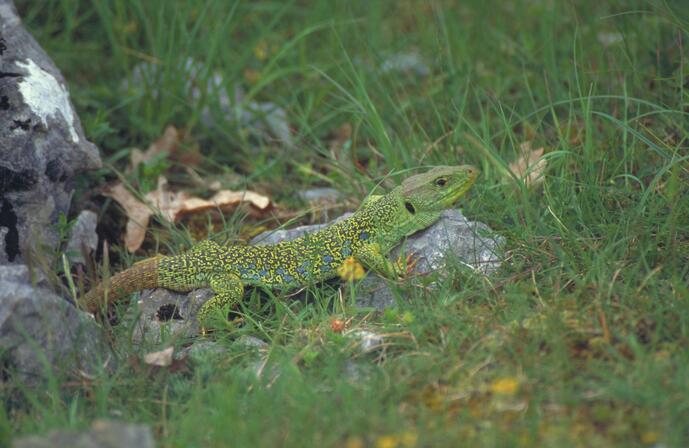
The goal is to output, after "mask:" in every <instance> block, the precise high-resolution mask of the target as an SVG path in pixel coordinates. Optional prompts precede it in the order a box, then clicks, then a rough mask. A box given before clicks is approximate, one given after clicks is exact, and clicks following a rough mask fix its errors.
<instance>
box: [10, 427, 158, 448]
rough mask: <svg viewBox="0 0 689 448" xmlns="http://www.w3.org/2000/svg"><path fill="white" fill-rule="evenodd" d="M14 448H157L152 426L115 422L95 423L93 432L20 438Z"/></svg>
mask: <svg viewBox="0 0 689 448" xmlns="http://www.w3.org/2000/svg"><path fill="white" fill-rule="evenodd" d="M12 447H13V448H55V447H70V448H153V447H155V440H154V439H153V431H151V428H150V427H149V426H148V425H141V424H137V423H125V422H118V421H112V420H95V421H94V422H93V424H92V425H91V428H90V430H88V431H84V432H76V431H65V430H58V431H51V432H49V433H48V434H46V435H44V436H28V437H22V438H19V439H16V440H15V441H14V442H13V444H12Z"/></svg>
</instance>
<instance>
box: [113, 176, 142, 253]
mask: <svg viewBox="0 0 689 448" xmlns="http://www.w3.org/2000/svg"><path fill="white" fill-rule="evenodd" d="M103 194H104V195H105V196H108V197H110V198H113V199H114V200H115V201H117V203H118V204H120V206H121V207H122V208H123V209H124V213H125V214H126V215H127V218H128V219H127V229H126V232H125V235H124V245H125V247H126V248H127V250H128V251H129V252H134V251H135V250H137V249H138V248H139V247H141V244H142V243H143V242H144V238H145V236H146V229H147V228H148V222H149V220H150V218H151V215H152V214H153V212H152V211H151V208H150V207H148V206H146V205H145V204H144V203H143V202H141V201H139V199H137V198H136V196H134V195H133V194H132V193H131V192H130V191H129V190H127V188H126V187H125V186H124V185H123V184H122V183H117V184H115V185H113V186H112V187H106V188H104V189H103Z"/></svg>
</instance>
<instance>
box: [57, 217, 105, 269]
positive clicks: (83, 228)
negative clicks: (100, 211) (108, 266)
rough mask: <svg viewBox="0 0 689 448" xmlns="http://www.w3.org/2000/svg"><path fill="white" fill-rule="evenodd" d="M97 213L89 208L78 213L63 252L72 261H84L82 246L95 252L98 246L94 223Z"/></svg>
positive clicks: (95, 222)
mask: <svg viewBox="0 0 689 448" xmlns="http://www.w3.org/2000/svg"><path fill="white" fill-rule="evenodd" d="M97 224H98V215H96V214H95V213H94V212H92V211H91V210H84V211H82V212H81V213H79V216H77V220H76V222H75V223H74V226H73V227H72V232H71V233H70V237H69V241H68V242H67V247H66V248H65V253H67V256H68V257H69V260H70V261H71V262H72V263H82V264H83V263H85V262H86V261H85V260H84V255H83V248H86V249H88V250H90V251H91V252H95V251H96V248H97V247H98V234H97V233H96V225H97Z"/></svg>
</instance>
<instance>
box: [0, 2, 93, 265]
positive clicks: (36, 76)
mask: <svg viewBox="0 0 689 448" xmlns="http://www.w3.org/2000/svg"><path fill="white" fill-rule="evenodd" d="M100 166H101V161H100V157H99V155H98V150H97V148H96V147H95V146H94V145H93V144H92V143H90V142H88V141H87V140H86V138H85V137H84V131H83V130H82V128H81V123H80V122H79V118H78V117H77V115H76V113H75V112H74V108H73V106H72V103H71V101H70V99H69V93H68V92H67V87H66V84H65V80H64V79H63V78H62V75H61V74H60V72H59V71H58V69H57V67H55V65H54V64H53V62H52V61H51V60H50V58H49V57H48V56H47V55H46V53H45V52H44V51H43V50H42V49H41V47H40V46H39V45H38V43H36V41H35V40H34V39H33V37H31V35H30V34H29V33H28V32H27V31H26V30H25V29H24V27H23V26H22V25H21V20H20V19H19V17H18V16H17V12H16V9H15V8H14V5H13V4H12V2H11V1H10V0H0V229H4V230H3V231H2V236H3V242H2V243H1V244H0V248H1V249H3V250H2V251H1V252H0V264H3V263H5V264H6V263H7V262H20V261H21V260H22V251H24V250H27V248H29V247H36V245H37V244H42V245H47V246H48V247H52V248H55V247H56V245H57V243H58V234H57V231H56V229H55V226H54V224H55V223H56V222H57V218H58V217H59V215H60V214H61V213H64V214H65V215H66V214H67V212H68V209H69V204H70V200H71V196H72V192H73V190H74V185H73V184H74V178H75V176H76V175H78V174H79V173H80V172H81V171H83V170H88V169H94V168H98V167H100Z"/></svg>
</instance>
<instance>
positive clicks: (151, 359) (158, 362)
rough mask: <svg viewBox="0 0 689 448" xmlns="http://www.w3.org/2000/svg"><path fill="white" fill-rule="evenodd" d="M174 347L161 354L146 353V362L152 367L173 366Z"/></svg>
mask: <svg viewBox="0 0 689 448" xmlns="http://www.w3.org/2000/svg"><path fill="white" fill-rule="evenodd" d="M174 350H175V349H174V347H167V348H165V349H163V350H161V351H159V352H151V353H146V354H145V355H144V362H145V363H146V364H148V365H151V366H158V367H167V366H169V365H170V364H172V352H174Z"/></svg>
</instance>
